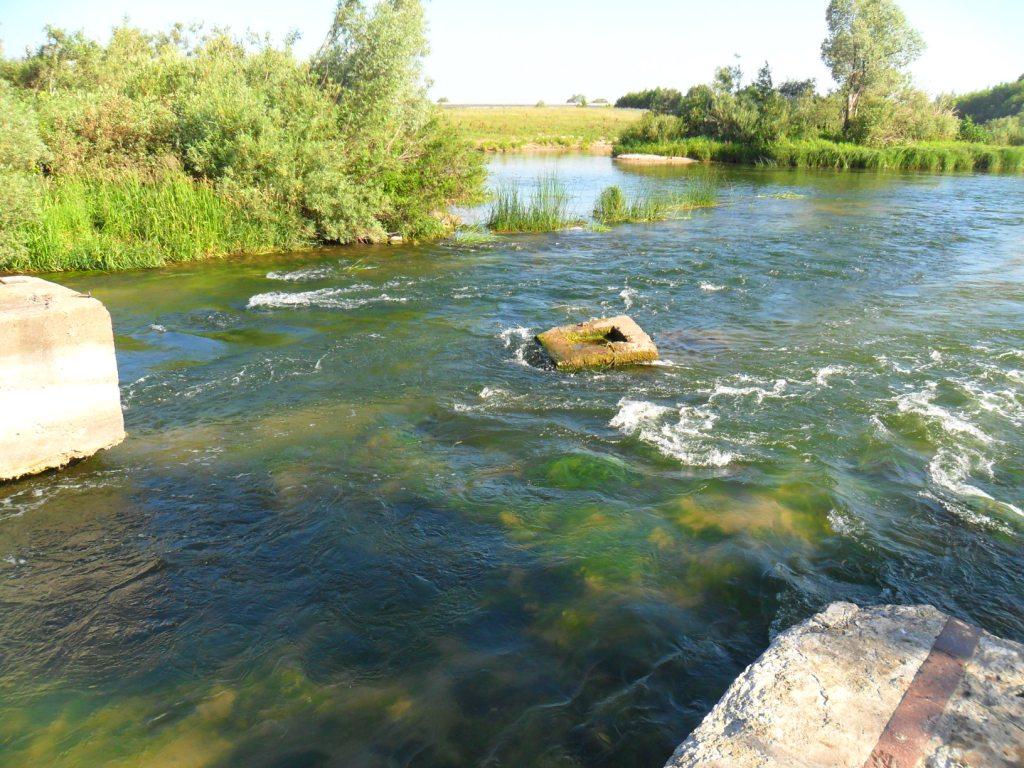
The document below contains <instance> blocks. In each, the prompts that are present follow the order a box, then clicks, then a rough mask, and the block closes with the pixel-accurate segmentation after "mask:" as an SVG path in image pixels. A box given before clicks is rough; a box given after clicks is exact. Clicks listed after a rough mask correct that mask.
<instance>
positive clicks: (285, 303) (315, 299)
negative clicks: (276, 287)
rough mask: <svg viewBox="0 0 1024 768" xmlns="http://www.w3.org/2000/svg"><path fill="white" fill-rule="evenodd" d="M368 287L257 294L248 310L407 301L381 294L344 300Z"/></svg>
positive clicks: (330, 307) (361, 305) (359, 305)
mask: <svg viewBox="0 0 1024 768" xmlns="http://www.w3.org/2000/svg"><path fill="white" fill-rule="evenodd" d="M367 288H369V286H365V287H359V288H357V287H356V286H352V287H350V288H321V289H320V290H318V291H303V292H301V293H286V292H272V293H259V294H256V295H255V296H253V297H251V298H250V299H249V303H248V304H247V305H246V306H247V308H248V309H285V308H289V307H323V308H326V309H358V308H359V307H365V306H367V305H370V304H381V303H391V302H396V303H404V302H407V301H408V300H409V299H408V298H405V297H399V296H390V295H388V294H386V293H382V294H380V295H379V296H367V297H360V298H345V297H346V296H347V295H348V294H351V293H353V292H355V291H358V290H366V289H367Z"/></svg>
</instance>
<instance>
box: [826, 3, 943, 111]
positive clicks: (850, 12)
mask: <svg viewBox="0 0 1024 768" xmlns="http://www.w3.org/2000/svg"><path fill="white" fill-rule="evenodd" d="M825 21H826V24H827V26H828V35H827V37H826V38H825V41H824V42H823V43H822V45H821V57H822V60H823V61H824V62H825V64H826V65H827V66H828V68H829V70H830V71H831V73H832V77H833V79H834V80H835V81H836V82H837V83H838V84H839V88H840V92H841V93H842V95H843V96H844V98H845V105H844V109H843V125H844V128H846V129H849V128H850V125H851V123H852V121H854V120H856V119H857V116H858V112H859V108H860V103H861V100H862V99H863V98H864V97H865V96H866V95H871V96H875V97H876V98H883V99H884V98H886V97H888V96H889V95H891V94H893V93H895V92H897V91H900V90H902V89H905V88H906V87H907V86H908V85H909V79H908V75H907V71H906V70H907V67H908V66H909V65H910V64H911V62H913V61H914V60H915V59H916V58H917V57H918V56H920V55H921V52H922V51H923V50H924V41H923V40H922V38H921V36H920V35H919V34H918V33H917V31H916V30H914V29H913V28H912V27H911V26H910V24H909V23H908V22H907V18H906V16H904V15H903V11H902V10H900V8H899V6H898V5H896V3H895V2H893V0H831V1H830V2H829V4H828V8H827V10H826V11H825Z"/></svg>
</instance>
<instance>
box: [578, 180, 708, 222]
mask: <svg viewBox="0 0 1024 768" xmlns="http://www.w3.org/2000/svg"><path fill="white" fill-rule="evenodd" d="M717 204H718V187H717V184H716V183H715V182H714V180H713V179H711V178H702V179H696V180H694V181H693V182H691V184H690V186H689V187H688V188H687V189H686V190H685V191H684V192H681V193H665V192H651V191H648V190H644V191H641V192H639V193H637V194H635V195H632V196H630V195H627V194H626V193H625V192H623V191H622V189H621V188H620V187H617V186H611V187H607V188H605V189H604V191H602V192H601V194H600V196H599V197H598V198H597V204H596V205H595V206H594V221H596V222H597V223H598V224H601V225H604V226H611V225H612V224H632V223H643V222H653V221H665V220H666V219H670V218H672V217H673V216H674V215H677V214H679V213H680V212H684V211H689V210H693V209H694V208H710V207H712V206H714V205H717Z"/></svg>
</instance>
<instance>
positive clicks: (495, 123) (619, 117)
mask: <svg viewBox="0 0 1024 768" xmlns="http://www.w3.org/2000/svg"><path fill="white" fill-rule="evenodd" d="M444 114H445V115H446V116H447V117H448V118H449V120H450V121H451V122H452V124H454V125H455V126H457V127H458V128H459V129H461V130H462V132H463V133H464V134H465V135H466V136H467V137H468V138H469V139H470V140H472V141H473V143H474V144H475V145H476V146H477V147H478V148H480V149H483V150H485V151H488V152H515V151H524V150H529V149H565V150H570V149H590V148H593V147H594V146H595V145H598V146H602V145H607V144H610V143H611V142H612V141H614V140H615V137H616V136H618V135H619V134H620V133H622V131H623V130H625V129H626V128H628V127H629V126H631V125H633V124H634V123H635V122H637V121H638V120H639V119H640V117H641V116H642V115H643V114H644V113H643V111H642V110H639V109H615V108H614V107H575V106H559V107H521V106H505V107H470V106H451V107H445V109H444Z"/></svg>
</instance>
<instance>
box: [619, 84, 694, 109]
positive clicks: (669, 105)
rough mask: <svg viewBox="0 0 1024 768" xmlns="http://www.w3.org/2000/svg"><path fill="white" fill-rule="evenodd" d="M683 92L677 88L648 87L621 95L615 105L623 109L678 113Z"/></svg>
mask: <svg viewBox="0 0 1024 768" xmlns="http://www.w3.org/2000/svg"><path fill="white" fill-rule="evenodd" d="M682 103H683V94H682V93H680V92H679V91H678V90H676V89H675V88H648V89H647V90H645V91H633V92H631V93H627V94H626V95H625V96H621V97H620V98H619V99H618V100H617V101H616V102H615V106H616V107H619V108H621V109H647V110H650V111H651V112H655V113H657V114H659V115H678V114H679V112H680V109H681V107H682Z"/></svg>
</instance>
